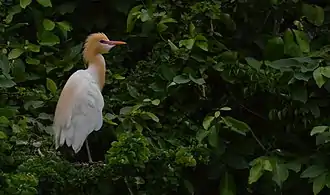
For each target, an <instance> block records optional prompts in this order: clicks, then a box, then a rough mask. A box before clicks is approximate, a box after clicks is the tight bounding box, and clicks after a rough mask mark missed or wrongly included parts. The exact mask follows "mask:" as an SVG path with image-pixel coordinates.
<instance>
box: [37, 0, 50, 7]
mask: <svg viewBox="0 0 330 195" xmlns="http://www.w3.org/2000/svg"><path fill="white" fill-rule="evenodd" d="M37 2H38V3H39V4H40V5H42V6H44V7H52V2H51V0H37Z"/></svg>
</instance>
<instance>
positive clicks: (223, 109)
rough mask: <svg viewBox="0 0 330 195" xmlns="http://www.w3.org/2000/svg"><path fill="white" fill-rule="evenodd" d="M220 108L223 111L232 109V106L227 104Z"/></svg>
mask: <svg viewBox="0 0 330 195" xmlns="http://www.w3.org/2000/svg"><path fill="white" fill-rule="evenodd" d="M220 110H222V111H230V110H231V108H230V107H227V106H225V107H222V108H220Z"/></svg>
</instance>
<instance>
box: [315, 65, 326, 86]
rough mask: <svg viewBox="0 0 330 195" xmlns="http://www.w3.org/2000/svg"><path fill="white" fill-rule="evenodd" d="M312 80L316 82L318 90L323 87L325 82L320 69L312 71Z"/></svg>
mask: <svg viewBox="0 0 330 195" xmlns="http://www.w3.org/2000/svg"><path fill="white" fill-rule="evenodd" d="M313 78H314V80H315V82H316V84H317V86H318V87H319V88H321V87H322V86H323V85H324V83H325V82H326V80H325V78H324V77H323V75H322V69H321V67H319V68H317V69H316V70H314V72H313Z"/></svg>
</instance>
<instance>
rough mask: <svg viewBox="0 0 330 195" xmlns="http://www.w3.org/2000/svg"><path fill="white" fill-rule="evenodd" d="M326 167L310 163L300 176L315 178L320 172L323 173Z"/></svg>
mask: <svg viewBox="0 0 330 195" xmlns="http://www.w3.org/2000/svg"><path fill="white" fill-rule="evenodd" d="M325 171H326V169H325V168H324V167H322V166H318V165H312V166H309V167H308V168H307V169H306V170H305V171H304V172H302V173H301V175H300V177H301V178H315V177H317V176H319V175H321V174H322V173H324V172H325Z"/></svg>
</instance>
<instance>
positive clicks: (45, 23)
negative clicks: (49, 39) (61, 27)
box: [42, 19, 55, 31]
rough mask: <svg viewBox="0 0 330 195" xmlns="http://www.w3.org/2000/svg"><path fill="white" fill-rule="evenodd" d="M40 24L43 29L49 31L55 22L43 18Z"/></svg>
mask: <svg viewBox="0 0 330 195" xmlns="http://www.w3.org/2000/svg"><path fill="white" fill-rule="evenodd" d="M42 25H43V27H44V29H45V30H48V31H51V30H53V29H54V28H55V23H54V22H53V21H51V20H49V19H44V20H43V21H42Z"/></svg>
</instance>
